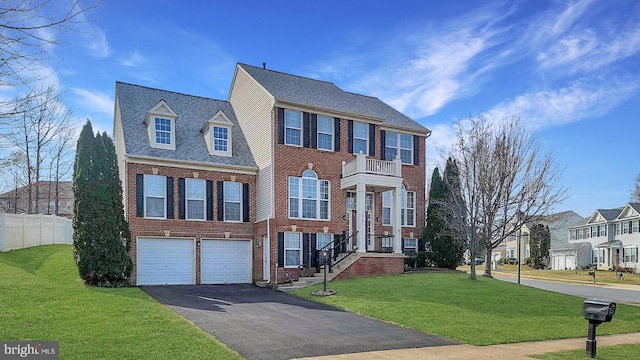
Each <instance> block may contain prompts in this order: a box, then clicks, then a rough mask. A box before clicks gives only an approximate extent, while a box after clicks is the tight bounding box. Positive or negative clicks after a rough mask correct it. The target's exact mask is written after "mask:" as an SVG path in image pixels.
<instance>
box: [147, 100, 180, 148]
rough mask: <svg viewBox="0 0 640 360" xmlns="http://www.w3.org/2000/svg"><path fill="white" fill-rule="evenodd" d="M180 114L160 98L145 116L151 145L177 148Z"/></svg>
mask: <svg viewBox="0 0 640 360" xmlns="http://www.w3.org/2000/svg"><path fill="white" fill-rule="evenodd" d="M177 118H178V115H177V114H176V113H175V112H174V111H173V110H172V109H171V107H170V106H169V105H168V104H167V103H166V102H165V101H164V100H160V102H158V103H157V104H156V106H154V107H153V108H152V109H151V110H149V112H148V113H147V116H146V117H145V120H144V123H145V124H146V125H147V132H148V134H149V144H150V145H151V147H154V148H159V149H168V150H175V149H176V119H177Z"/></svg>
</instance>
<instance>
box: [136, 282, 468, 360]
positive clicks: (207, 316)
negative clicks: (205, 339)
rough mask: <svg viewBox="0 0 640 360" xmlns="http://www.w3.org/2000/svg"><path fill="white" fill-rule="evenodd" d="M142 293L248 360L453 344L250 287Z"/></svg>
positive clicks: (196, 287) (182, 288)
mask: <svg viewBox="0 0 640 360" xmlns="http://www.w3.org/2000/svg"><path fill="white" fill-rule="evenodd" d="M142 289H143V290H144V291H146V292H147V293H148V294H149V295H151V296H152V297H154V298H155V299H156V300H158V301H159V302H161V303H163V304H165V305H167V306H168V307H169V308H171V309H172V310H173V311H175V312H177V313H178V314H180V315H182V316H183V317H185V318H186V319H188V320H189V321H191V322H193V323H194V324H196V325H197V326H199V327H200V328H202V329H203V330H204V331H206V332H207V333H209V334H211V335H213V336H214V337H215V338H217V339H218V340H220V341H222V342H223V343H225V344H226V345H227V346H229V347H230V348H232V349H233V350H235V351H237V352H238V353H239V354H240V355H242V356H244V357H245V358H246V359H249V360H253V359H255V360H260V359H273V360H277V359H292V358H299V357H307V356H326V355H336V354H348V353H358V352H366V351H377V350H390V349H405V348H417V347H429V346H442V345H452V344H457V343H456V342H454V341H452V340H449V339H444V338H441V337H437V336H433V335H429V334H425V333H422V332H419V331H416V330H411V329H406V328H402V327H399V326H395V325H391V324H387V323H383V322H380V321H377V320H373V319H370V318H367V317H364V316H360V315H356V314H353V313H350V312H346V311H342V310H339V309H336V308H334V307H332V306H328V305H324V304H319V303H316V302H313V301H310V300H306V299H301V298H298V297H295V296H292V295H288V294H285V293H281V292H279V291H275V290H270V289H264V288H258V287H256V286H253V285H203V286H199V285H189V286H144V287H142ZM425 321H428V319H425Z"/></svg>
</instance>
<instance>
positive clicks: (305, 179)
mask: <svg viewBox="0 0 640 360" xmlns="http://www.w3.org/2000/svg"><path fill="white" fill-rule="evenodd" d="M329 188H330V186H329V180H321V179H318V174H316V172H315V171H313V170H311V169H308V170H305V171H304V172H303V173H302V176H301V177H293V176H291V177H289V218H291V219H320V220H329Z"/></svg>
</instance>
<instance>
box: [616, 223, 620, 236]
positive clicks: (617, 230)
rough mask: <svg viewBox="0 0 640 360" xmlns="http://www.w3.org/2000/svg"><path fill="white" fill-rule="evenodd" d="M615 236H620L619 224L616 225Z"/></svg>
mask: <svg viewBox="0 0 640 360" xmlns="http://www.w3.org/2000/svg"><path fill="white" fill-rule="evenodd" d="M616 235H620V223H617V224H616Z"/></svg>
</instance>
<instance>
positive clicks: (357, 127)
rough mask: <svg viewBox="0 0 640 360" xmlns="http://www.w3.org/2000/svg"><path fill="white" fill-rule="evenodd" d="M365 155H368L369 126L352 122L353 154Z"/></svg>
mask: <svg viewBox="0 0 640 360" xmlns="http://www.w3.org/2000/svg"><path fill="white" fill-rule="evenodd" d="M360 152H362V153H363V154H365V155H368V154H369V125H367V124H365V123H362V122H358V121H354V122H353V153H354V154H359V153H360Z"/></svg>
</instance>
